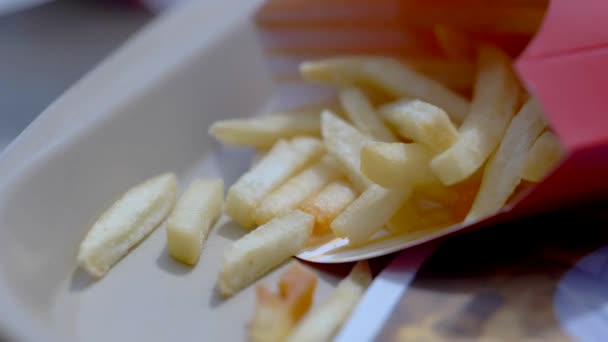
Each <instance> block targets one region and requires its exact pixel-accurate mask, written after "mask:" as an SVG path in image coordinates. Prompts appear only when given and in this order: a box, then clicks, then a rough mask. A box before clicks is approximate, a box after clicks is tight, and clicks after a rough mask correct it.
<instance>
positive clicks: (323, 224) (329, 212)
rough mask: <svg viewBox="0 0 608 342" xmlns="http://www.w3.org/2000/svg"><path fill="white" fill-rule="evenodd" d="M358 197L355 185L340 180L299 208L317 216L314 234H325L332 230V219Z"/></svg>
mask: <svg viewBox="0 0 608 342" xmlns="http://www.w3.org/2000/svg"><path fill="white" fill-rule="evenodd" d="M356 198H357V191H356V190H355V189H354V188H353V186H352V185H350V184H349V183H348V182H346V181H344V180H338V181H335V182H333V183H330V184H329V185H327V186H326V187H325V188H323V190H321V191H320V192H319V193H318V194H316V195H315V196H312V197H310V198H309V199H307V200H306V201H304V202H303V203H302V204H300V207H299V209H300V210H302V211H303V212H305V213H308V214H310V215H312V216H314V217H315V227H314V230H313V235H323V234H325V233H327V232H329V231H330V229H329V224H330V223H331V221H333V220H334V219H335V218H336V216H338V214H340V213H341V212H342V210H344V208H346V206H348V205H349V204H350V203H351V202H352V201H354V200H355V199H356Z"/></svg>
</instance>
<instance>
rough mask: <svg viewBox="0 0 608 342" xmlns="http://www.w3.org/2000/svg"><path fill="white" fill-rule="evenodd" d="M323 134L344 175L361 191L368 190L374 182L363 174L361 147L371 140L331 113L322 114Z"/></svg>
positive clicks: (328, 148) (329, 151)
mask: <svg viewBox="0 0 608 342" xmlns="http://www.w3.org/2000/svg"><path fill="white" fill-rule="evenodd" d="M321 132H322V135H323V142H324V143H325V148H326V149H327V152H328V153H329V154H331V155H332V156H334V157H335V158H336V160H338V162H339V165H340V166H341V168H342V171H343V172H344V174H346V176H347V177H348V178H349V179H350V181H351V182H352V183H353V185H355V187H357V189H358V190H359V191H363V190H365V189H367V187H369V186H370V185H371V184H372V182H371V181H370V180H369V179H367V177H365V176H364V175H363V174H362V173H361V171H360V170H359V164H360V160H361V147H362V146H363V144H364V143H365V142H367V141H370V140H371V138H369V137H367V136H365V135H363V134H361V132H359V131H358V130H357V129H356V128H354V127H353V126H351V125H349V124H348V123H346V121H344V120H342V119H340V118H339V117H337V116H336V115H335V114H333V113H332V112H330V111H324V112H323V113H321Z"/></svg>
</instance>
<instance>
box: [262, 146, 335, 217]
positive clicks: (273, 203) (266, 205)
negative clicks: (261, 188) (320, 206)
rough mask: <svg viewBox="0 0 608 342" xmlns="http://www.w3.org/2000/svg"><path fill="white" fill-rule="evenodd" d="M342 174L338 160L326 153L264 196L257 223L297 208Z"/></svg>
mask: <svg viewBox="0 0 608 342" xmlns="http://www.w3.org/2000/svg"><path fill="white" fill-rule="evenodd" d="M340 176H341V173H340V171H339V169H338V166H337V162H336V160H335V159H334V158H333V157H332V156H330V155H326V156H325V157H323V158H322V159H321V160H320V161H319V162H317V163H316V164H314V165H312V166H310V167H309V168H307V169H305V170H304V171H302V172H300V173H299V174H297V175H295V176H294V177H293V178H291V179H289V180H288V181H287V182H286V183H284V184H283V185H281V186H280V187H279V188H278V189H276V190H274V191H273V192H271V193H270V195H268V196H267V197H266V198H264V199H263V200H262V202H261V203H260V205H259V206H258V207H257V209H256V211H255V222H256V224H257V225H262V224H264V223H266V222H268V221H270V220H271V219H273V218H274V217H276V216H280V215H283V214H285V213H286V212H288V211H290V210H292V209H295V208H296V207H297V206H298V205H299V204H300V203H301V202H302V201H304V200H305V199H307V198H308V197H310V196H312V195H314V194H315V193H317V192H318V191H320V190H321V189H322V188H323V187H324V186H326V185H327V184H329V183H331V182H332V181H334V180H336V179H338V178H339V177H340Z"/></svg>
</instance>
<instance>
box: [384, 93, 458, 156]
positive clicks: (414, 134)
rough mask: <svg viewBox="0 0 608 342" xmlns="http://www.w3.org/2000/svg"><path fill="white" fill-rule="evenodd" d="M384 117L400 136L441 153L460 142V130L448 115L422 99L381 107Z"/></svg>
mask: <svg viewBox="0 0 608 342" xmlns="http://www.w3.org/2000/svg"><path fill="white" fill-rule="evenodd" d="M380 113H381V114H382V116H383V117H384V118H385V119H386V120H387V121H388V122H389V123H390V124H392V125H393V126H394V127H395V128H396V129H397V132H399V134H400V135H401V136H402V137H404V138H406V139H410V140H412V141H414V142H419V143H421V144H424V145H426V146H427V147H428V148H430V149H431V151H433V153H441V152H443V151H445V150H446V149H448V148H449V147H450V146H452V145H453V144H454V143H455V142H456V140H457V139H458V130H457V128H456V126H454V124H453V123H452V121H450V118H449V117H448V115H447V113H446V112H445V111H444V110H443V109H441V108H439V107H436V106H433V105H432V104H430V103H426V102H424V101H420V100H401V101H398V102H395V103H391V104H388V105H385V106H382V108H380Z"/></svg>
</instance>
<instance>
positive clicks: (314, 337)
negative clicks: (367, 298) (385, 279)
mask: <svg viewBox="0 0 608 342" xmlns="http://www.w3.org/2000/svg"><path fill="white" fill-rule="evenodd" d="M371 281H372V274H371V271H370V269H369V265H368V264H367V261H360V262H358V263H357V264H356V265H355V267H353V269H352V271H351V272H350V274H349V275H348V276H347V277H346V278H345V279H343V280H342V281H341V282H340V283H339V284H338V286H337V287H336V289H335V290H334V291H333V292H332V294H331V296H330V297H329V298H328V299H327V301H325V302H324V303H322V304H321V305H319V306H316V307H314V308H313V309H312V310H310V312H308V314H306V316H304V318H303V319H302V320H301V321H300V322H299V323H298V325H297V326H296V327H295V328H294V330H293V333H292V334H291V335H290V336H289V338H288V339H287V341H288V342H319V341H331V339H332V338H333V337H334V335H335V334H336V333H337V332H338V330H339V329H340V327H341V326H342V324H344V322H345V321H346V319H347V318H348V316H350V314H351V312H352V311H353V310H354V309H355V307H356V306H357V303H359V300H360V299H361V297H363V294H364V293H365V290H366V289H367V287H368V286H369V284H370V283H371Z"/></svg>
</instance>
